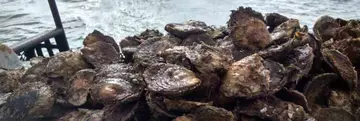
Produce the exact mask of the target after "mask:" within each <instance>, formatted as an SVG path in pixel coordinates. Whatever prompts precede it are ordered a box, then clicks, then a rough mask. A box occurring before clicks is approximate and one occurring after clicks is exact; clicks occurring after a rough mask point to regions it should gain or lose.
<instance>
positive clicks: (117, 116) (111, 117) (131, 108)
mask: <svg viewBox="0 0 360 121" xmlns="http://www.w3.org/2000/svg"><path fill="white" fill-rule="evenodd" d="M138 106H139V101H134V102H131V103H127V104H119V105H108V106H106V107H105V108H104V120H103V121H131V120H132V119H133V116H134V114H135V112H136V111H137V109H138Z"/></svg>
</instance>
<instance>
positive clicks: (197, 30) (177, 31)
mask: <svg viewBox="0 0 360 121" xmlns="http://www.w3.org/2000/svg"><path fill="white" fill-rule="evenodd" d="M165 30H166V31H167V32H169V33H170V34H172V35H174V36H176V37H178V38H180V39H184V38H186V37H188V36H190V35H194V34H204V33H206V30H205V29H204V28H203V27H201V26H196V25H195V26H194V25H190V24H181V23H170V24H167V25H166V26H165Z"/></svg>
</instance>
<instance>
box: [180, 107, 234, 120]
mask: <svg viewBox="0 0 360 121" xmlns="http://www.w3.org/2000/svg"><path fill="white" fill-rule="evenodd" d="M187 117H191V118H192V119H195V121H235V116H234V115H233V113H232V112H230V111H227V110H225V109H223V108H218V107H214V106H201V107H199V108H197V109H195V110H194V111H192V112H191V113H190V114H187Z"/></svg>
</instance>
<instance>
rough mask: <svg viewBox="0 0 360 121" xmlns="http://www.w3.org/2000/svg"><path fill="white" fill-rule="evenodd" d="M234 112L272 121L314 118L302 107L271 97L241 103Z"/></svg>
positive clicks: (300, 120)
mask: <svg viewBox="0 0 360 121" xmlns="http://www.w3.org/2000/svg"><path fill="white" fill-rule="evenodd" d="M234 112H235V113H236V114H242V115H248V116H256V117H259V118H261V119H270V120H271V121H289V120H290V121H305V120H306V119H309V118H312V117H310V116H309V115H308V114H307V113H306V112H305V111H304V109H303V108H302V107H301V106H299V105H296V104H293V103H290V102H285V101H281V100H280V99H277V98H275V97H271V96H269V97H266V98H260V99H255V100H248V101H239V102H238V104H237V106H236V108H235V110H234Z"/></svg>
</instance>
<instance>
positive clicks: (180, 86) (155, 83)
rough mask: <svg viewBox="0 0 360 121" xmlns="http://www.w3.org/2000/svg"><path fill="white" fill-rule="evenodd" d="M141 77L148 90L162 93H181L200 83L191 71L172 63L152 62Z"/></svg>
mask: <svg viewBox="0 0 360 121" xmlns="http://www.w3.org/2000/svg"><path fill="white" fill-rule="evenodd" d="M143 77H144V79H145V82H146V83H147V89H148V90H149V91H151V92H156V93H160V94H164V95H181V94H184V93H186V92H189V91H191V90H193V89H195V88H196V87H198V86H199V85H200V84H201V81H200V80H199V79H198V78H197V77H196V76H195V74H194V73H193V72H192V71H190V70H188V69H186V68H184V67H181V66H178V65H174V64H165V63H156V64H153V65H151V66H149V67H148V68H147V69H146V70H145V72H144V74H143Z"/></svg>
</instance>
